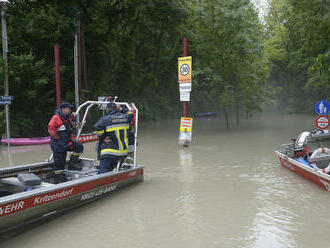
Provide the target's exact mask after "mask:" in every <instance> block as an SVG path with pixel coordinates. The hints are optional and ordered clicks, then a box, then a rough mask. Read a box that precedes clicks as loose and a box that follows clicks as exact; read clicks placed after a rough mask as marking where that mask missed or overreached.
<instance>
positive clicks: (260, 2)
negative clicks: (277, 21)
mask: <svg viewBox="0 0 330 248" xmlns="http://www.w3.org/2000/svg"><path fill="white" fill-rule="evenodd" d="M251 1H252V2H253V3H254V4H255V6H256V7H257V8H258V10H259V16H260V18H261V19H263V16H264V15H265V14H266V13H267V8H268V3H267V2H268V1H267V0H251Z"/></svg>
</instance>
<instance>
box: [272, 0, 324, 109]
mask: <svg viewBox="0 0 330 248" xmlns="http://www.w3.org/2000/svg"><path fill="white" fill-rule="evenodd" d="M269 5H270V9H269V14H268V15H267V17H266V23H267V29H268V31H269V38H268V40H267V42H266V44H267V54H268V58H269V59H270V62H271V63H270V65H271V75H270V82H271V84H272V85H274V86H280V87H281V88H282V90H281V91H280V94H279V100H280V104H281V105H280V106H281V107H282V108H284V109H286V110H288V111H299V112H306V111H311V110H312V109H313V106H314V104H315V102H316V101H317V100H319V99H322V98H323V99H328V100H330V97H329V94H328V92H329V90H330V1H327V0H271V1H270V4H269Z"/></svg>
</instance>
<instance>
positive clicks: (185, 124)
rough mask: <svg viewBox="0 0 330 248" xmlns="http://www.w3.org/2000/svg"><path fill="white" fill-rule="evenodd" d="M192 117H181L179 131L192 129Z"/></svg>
mask: <svg viewBox="0 0 330 248" xmlns="http://www.w3.org/2000/svg"><path fill="white" fill-rule="evenodd" d="M192 124H193V118H187V117H181V123H180V132H191V131H192Z"/></svg>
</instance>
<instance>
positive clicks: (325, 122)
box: [316, 115, 329, 129]
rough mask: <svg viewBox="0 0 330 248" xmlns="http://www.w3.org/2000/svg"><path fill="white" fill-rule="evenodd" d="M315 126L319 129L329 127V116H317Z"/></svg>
mask: <svg viewBox="0 0 330 248" xmlns="http://www.w3.org/2000/svg"><path fill="white" fill-rule="evenodd" d="M316 127H317V128H319V129H327V128H328V127H329V118H328V117H327V116H326V115H320V116H319V117H317V118H316Z"/></svg>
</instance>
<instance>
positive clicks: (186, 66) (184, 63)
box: [178, 56, 192, 83]
mask: <svg viewBox="0 0 330 248" xmlns="http://www.w3.org/2000/svg"><path fill="white" fill-rule="evenodd" d="M191 60H192V58H191V56H187V57H180V58H178V81H179V83H191V71H192V68H191Z"/></svg>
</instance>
